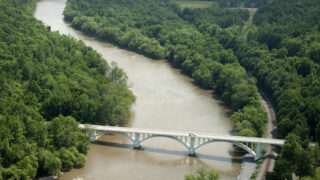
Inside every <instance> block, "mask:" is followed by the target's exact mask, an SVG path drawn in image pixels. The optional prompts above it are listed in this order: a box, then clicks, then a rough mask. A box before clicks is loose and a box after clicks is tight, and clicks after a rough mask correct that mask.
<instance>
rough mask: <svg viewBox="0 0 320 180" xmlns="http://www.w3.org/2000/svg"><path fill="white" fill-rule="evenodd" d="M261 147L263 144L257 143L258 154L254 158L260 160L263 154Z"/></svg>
mask: <svg viewBox="0 0 320 180" xmlns="http://www.w3.org/2000/svg"><path fill="white" fill-rule="evenodd" d="M261 148H262V144H261V143H258V145H257V150H256V156H255V157H254V160H258V159H259V158H260V156H261Z"/></svg>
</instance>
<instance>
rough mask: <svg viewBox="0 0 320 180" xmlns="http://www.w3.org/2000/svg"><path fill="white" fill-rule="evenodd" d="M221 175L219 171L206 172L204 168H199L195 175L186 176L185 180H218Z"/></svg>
mask: <svg viewBox="0 0 320 180" xmlns="http://www.w3.org/2000/svg"><path fill="white" fill-rule="evenodd" d="M219 178H220V175H219V173H218V172H217V171H215V170H213V169H211V170H208V171H206V170H205V169H204V168H199V169H197V171H196V174H195V175H192V174H187V175H185V177H184V179H185V180H218V179H219Z"/></svg>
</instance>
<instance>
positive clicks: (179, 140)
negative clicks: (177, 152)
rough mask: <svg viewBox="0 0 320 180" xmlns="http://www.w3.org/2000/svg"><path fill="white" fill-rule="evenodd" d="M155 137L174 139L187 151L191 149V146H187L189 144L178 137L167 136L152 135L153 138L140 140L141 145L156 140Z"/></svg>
mask: <svg viewBox="0 0 320 180" xmlns="http://www.w3.org/2000/svg"><path fill="white" fill-rule="evenodd" d="M155 137H165V138H169V139H173V140H175V141H177V142H179V143H180V144H182V145H183V146H184V147H186V148H187V150H188V149H189V144H187V142H185V141H183V140H181V139H179V138H178V137H172V136H165V135H151V136H147V137H145V138H142V139H141V140H140V143H142V142H143V141H145V140H148V139H150V138H155Z"/></svg>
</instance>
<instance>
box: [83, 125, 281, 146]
mask: <svg viewBox="0 0 320 180" xmlns="http://www.w3.org/2000/svg"><path fill="white" fill-rule="evenodd" d="M79 127H80V128H83V129H86V128H88V129H93V130H97V131H102V132H108V133H144V134H152V135H155V136H170V137H178V136H179V137H188V136H190V135H191V134H193V135H195V136H196V138H206V139H214V140H217V141H235V142H249V143H261V144H273V145H280V146H281V145H283V144H284V142H285V140H282V139H271V138H258V137H245V136H231V135H222V134H212V133H198V132H180V131H168V130H156V129H142V128H127V127H116V126H101V125H85V124H80V125H79Z"/></svg>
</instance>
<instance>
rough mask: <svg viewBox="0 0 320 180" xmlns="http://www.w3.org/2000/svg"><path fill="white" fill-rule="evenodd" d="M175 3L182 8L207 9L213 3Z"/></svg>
mask: <svg viewBox="0 0 320 180" xmlns="http://www.w3.org/2000/svg"><path fill="white" fill-rule="evenodd" d="M176 3H177V4H178V5H179V6H180V7H181V8H182V9H184V8H186V7H188V8H192V9H196V8H207V7H210V6H211V5H212V4H213V3H214V2H212V1H176Z"/></svg>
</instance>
